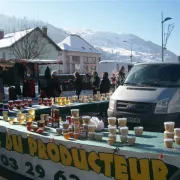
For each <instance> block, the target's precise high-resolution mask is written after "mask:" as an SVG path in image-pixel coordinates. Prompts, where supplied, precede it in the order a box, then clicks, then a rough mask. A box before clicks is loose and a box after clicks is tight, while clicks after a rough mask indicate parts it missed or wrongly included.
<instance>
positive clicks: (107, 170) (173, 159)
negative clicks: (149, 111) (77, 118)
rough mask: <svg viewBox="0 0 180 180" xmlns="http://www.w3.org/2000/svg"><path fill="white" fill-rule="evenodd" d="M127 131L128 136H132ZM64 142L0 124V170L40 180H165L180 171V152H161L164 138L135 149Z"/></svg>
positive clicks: (150, 138) (148, 136)
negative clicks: (4, 169)
mask: <svg viewBox="0 0 180 180" xmlns="http://www.w3.org/2000/svg"><path fill="white" fill-rule="evenodd" d="M132 134H133V131H130V133H129V135H132ZM107 136H108V132H107V131H104V137H103V140H102V141H100V142H99V141H95V140H86V139H82V140H74V139H72V140H65V139H64V137H63V136H58V135H56V132H55V129H52V128H47V131H46V132H45V134H44V135H39V134H36V133H32V132H29V131H27V130H26V127H25V126H20V125H10V124H9V123H7V122H4V121H3V120H1V121H0V144H1V148H0V165H2V166H3V167H5V168H7V169H9V170H11V171H14V172H17V173H20V174H22V175H24V176H27V177H29V178H32V179H43V180H61V179H62V180H73V179H74V180H92V179H93V180H110V179H121V180H169V179H170V178H171V177H172V175H173V174H175V173H177V172H178V171H179V168H180V147H179V146H177V145H175V146H174V148H173V149H167V148H165V147H164V143H163V134H162V133H152V132H144V134H143V136H141V137H137V139H136V144H135V145H133V146H128V145H127V144H122V143H121V142H120V138H119V135H118V136H117V142H116V143H115V144H114V145H113V146H109V145H108V144H107V138H108V137H107ZM177 180H178V179H177Z"/></svg>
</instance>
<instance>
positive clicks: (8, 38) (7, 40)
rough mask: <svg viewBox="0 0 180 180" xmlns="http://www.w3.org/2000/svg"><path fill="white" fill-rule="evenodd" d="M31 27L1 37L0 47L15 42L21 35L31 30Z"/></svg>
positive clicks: (8, 45)
mask: <svg viewBox="0 0 180 180" xmlns="http://www.w3.org/2000/svg"><path fill="white" fill-rule="evenodd" d="M33 30H34V28H33V29H28V30H24V31H19V32H15V33H9V34H6V35H5V36H4V38H3V39H1V40H0V48H6V47H10V46H11V45H13V44H14V43H15V42H17V41H19V40H20V39H21V38H22V37H24V36H25V35H27V34H28V33H30V32H31V31H33Z"/></svg>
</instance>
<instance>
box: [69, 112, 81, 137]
mask: <svg viewBox="0 0 180 180" xmlns="http://www.w3.org/2000/svg"><path fill="white" fill-rule="evenodd" d="M71 116H72V117H71V121H72V130H73V131H74V134H73V136H74V138H75V139H78V138H79V137H80V133H81V129H80V118H79V109H71Z"/></svg>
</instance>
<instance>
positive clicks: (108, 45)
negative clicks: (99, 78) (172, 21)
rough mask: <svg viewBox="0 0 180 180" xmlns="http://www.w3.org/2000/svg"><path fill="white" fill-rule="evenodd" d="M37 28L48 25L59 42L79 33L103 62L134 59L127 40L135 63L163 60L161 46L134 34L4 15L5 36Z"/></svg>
mask: <svg viewBox="0 0 180 180" xmlns="http://www.w3.org/2000/svg"><path fill="white" fill-rule="evenodd" d="M36 26H39V27H42V26H47V27H48V35H49V36H50V37H51V38H52V40H54V41H55V42H56V43H60V42H61V41H62V40H63V39H65V38H66V37H67V36H68V34H70V33H73V34H78V35H80V36H81V37H82V38H84V39H85V40H86V41H87V42H89V43H90V44H91V45H92V46H94V47H95V48H96V49H98V50H99V51H100V52H101V53H102V59H119V60H124V61H127V59H130V57H129V56H130V54H131V48H130V44H128V43H124V42H123V41H125V40H126V41H130V42H131V43H132V44H133V47H132V49H133V52H132V53H133V61H138V62H139V61H140V62H143V61H155V62H157V61H161V46H159V45H157V44H154V43H152V42H151V41H145V40H143V39H141V38H140V37H137V36H135V35H133V34H123V33H113V32H105V31H96V30H91V29H87V30H80V29H76V30H64V29H62V28H57V27H55V26H53V25H51V24H49V23H45V22H43V21H35V20H29V19H27V18H24V19H20V18H16V17H9V16H6V15H2V14H0V29H4V31H5V34H6V33H10V32H14V31H19V30H24V29H28V28H34V27H36ZM165 60H166V61H177V56H176V55H175V54H174V53H172V52H170V51H167V50H165Z"/></svg>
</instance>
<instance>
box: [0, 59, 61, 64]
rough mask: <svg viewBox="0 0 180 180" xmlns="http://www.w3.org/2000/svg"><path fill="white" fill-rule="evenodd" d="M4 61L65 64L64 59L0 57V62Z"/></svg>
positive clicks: (9, 62) (10, 62)
mask: <svg viewBox="0 0 180 180" xmlns="http://www.w3.org/2000/svg"><path fill="white" fill-rule="evenodd" d="M2 63H8V64H12V65H13V64H14V63H22V64H26V63H34V64H39V65H45V64H63V62H62V60H43V59H16V58H13V59H4V58H0V64H2Z"/></svg>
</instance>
